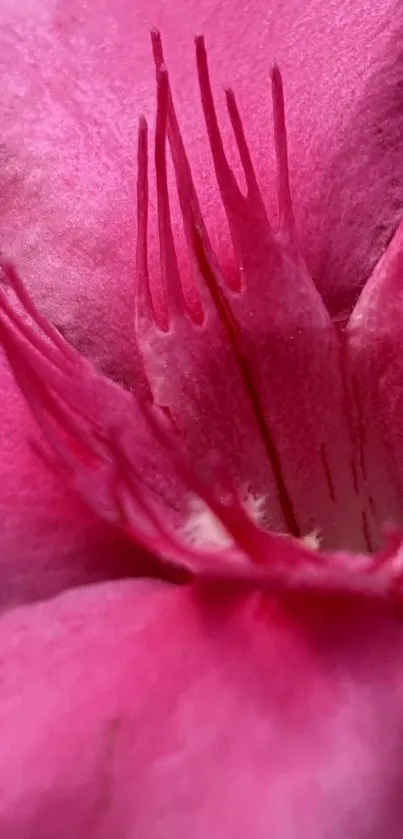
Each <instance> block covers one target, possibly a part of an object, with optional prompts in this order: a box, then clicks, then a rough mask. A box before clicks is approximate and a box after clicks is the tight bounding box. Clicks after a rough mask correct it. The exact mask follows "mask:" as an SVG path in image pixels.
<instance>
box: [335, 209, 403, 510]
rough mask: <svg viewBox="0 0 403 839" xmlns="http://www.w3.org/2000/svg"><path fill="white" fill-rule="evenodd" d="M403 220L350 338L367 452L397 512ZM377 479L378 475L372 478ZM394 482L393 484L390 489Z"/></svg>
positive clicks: (401, 466) (402, 460) (402, 483)
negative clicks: (380, 475) (381, 473)
mask: <svg viewBox="0 0 403 839" xmlns="http://www.w3.org/2000/svg"><path fill="white" fill-rule="evenodd" d="M402 306H403V225H400V227H399V229H398V231H397V233H396V235H395V237H394V239H393V240H392V242H391V243H390V245H389V247H388V249H387V250H386V252H385V254H384V255H383V257H382V259H381V260H380V262H379V264H378V265H377V266H376V268H375V270H374V271H373V273H372V275H371V277H370V278H369V280H368V282H367V284H366V286H365V288H364V290H363V292H362V294H361V296H360V298H359V300H358V302H357V305H356V307H355V309H354V311H353V313H352V315H351V318H350V320H349V323H348V326H347V330H346V339H347V344H348V348H349V354H350V358H351V365H352V371H353V375H354V377H355V384H356V398H357V400H358V404H359V410H360V415H361V423H362V427H363V435H362V436H363V457H364V458H365V462H366V467H367V469H368V470H369V471H370V472H371V471H372V472H375V473H376V472H378V476H379V474H380V471H379V470H380V467H381V469H382V466H381V464H382V463H383V464H384V465H383V469H382V472H383V476H382V477H381V478H379V477H378V483H381V484H382V486H383V492H384V493H385V498H387V501H388V503H389V510H388V509H387V508H386V510H385V517H386V516H388V517H389V518H390V519H393V518H394V513H395V509H396V501H393V498H395V499H396V498H397V499H398V500H400V499H401V497H402V487H403V457H402V452H403V448H402V443H403V402H402V397H403V355H402V330H403V308H402ZM372 481H373V483H374V479H372ZM387 488H388V489H387Z"/></svg>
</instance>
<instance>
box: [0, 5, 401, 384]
mask: <svg viewBox="0 0 403 839" xmlns="http://www.w3.org/2000/svg"><path fill="white" fill-rule="evenodd" d="M399 17H400V9H399V8H397V9H396V4H395V3H394V2H392V0H383V2H382V3H378V4H377V6H376V12H374V13H373V14H372V13H370V12H369V11H368V4H367V3H366V2H363V0H362V2H359V3H357V2H355V3H351V2H349V0H343V2H339V0H338V2H334V3H323V2H319V1H318V0H310V2H309V3H308V4H307V3H306V2H305V0H299V1H298V2H297V0H294V2H287V3H286V2H280V0H277V2H274V0H273V2H271V3H270V4H262V2H261V0H252V2H248V3H247V4H245V5H244V6H243V5H242V4H241V6H239V4H237V5H236V7H235V6H234V5H233V4H231V3H225V4H218V3H214V2H213V0H202V1H201V2H197V3H194V4H192V5H191V7H189V3H185V4H184V3H179V2H175V3H172V4H170V5H169V7H167V6H166V3H165V2H164V3H162V2H161V1H160V0H158V2H157V0H154V2H152V3H151V4H150V3H149V2H147V3H141V4H140V5H139V4H138V3H137V4H135V6H133V3H131V2H128V0H119V2H118V3H113V4H110V3H107V2H106V0H103V2H101V0H99V2H98V3H96V4H95V5H94V4H91V3H87V4H85V5H84V6H83V4H82V2H81V1H80V2H77V0H76V2H72V0H69V2H68V3H62V2H59V3H58V4H55V3H53V2H49V0H48V2H43V3H40V4H38V3H31V4H29V6H28V7H27V8H24V10H23V11H22V10H21V8H20V7H19V5H18V4H13V3H9V2H5V3H4V2H3V4H2V11H1V20H2V51H1V58H0V62H1V65H0V67H1V69H0V72H1V78H2V98H1V105H0V113H1V123H2V143H3V162H2V171H3V189H2V196H3V198H2V207H3V211H2V220H1V240H2V245H3V248H4V247H7V249H8V250H9V251H10V253H11V254H12V255H13V256H14V257H15V258H16V259H17V262H18V265H19V267H20V268H21V270H22V273H23V274H24V275H25V276H27V278H28V279H29V282H30V284H31V286H32V287H33V288H35V291H36V296H37V299H39V300H40V302H41V305H42V307H43V308H44V310H45V311H46V312H47V314H48V315H49V316H50V317H51V319H52V320H53V321H54V322H55V323H56V324H57V325H58V326H60V328H62V329H63V330H64V331H65V332H66V333H67V334H68V335H69V336H70V337H71V339H72V340H73V342H74V343H75V345H76V346H77V347H78V348H80V349H83V350H84V351H85V353H86V354H87V355H91V356H92V357H93V358H94V359H95V361H96V362H97V363H99V364H100V365H101V366H102V367H103V369H104V370H105V372H107V373H109V374H111V375H113V376H115V377H117V378H120V379H121V380H124V381H126V382H128V381H131V380H132V376H133V364H134V362H133V345H132V299H133V273H134V246H133V230H134V226H135V218H134V205H133V170H134V134H135V126H136V122H137V118H138V115H139V112H140V111H145V113H146V116H147V117H150V118H151V119H152V117H153V114H154V110H155V108H154V101H155V93H154V71H153V66H152V61H151V58H150V47H149V42H148V31H147V30H148V27H149V26H150V25H152V24H154V25H158V26H160V28H161V29H162V31H163V35H164V41H165V46H166V55H167V61H168V63H169V66H170V68H171V73H172V84H173V89H174V90H175V91H178V92H179V97H178V114H179V118H180V123H181V125H182V127H183V130H184V132H185V140H186V144H187V147H188V149H189V153H190V156H191V162H192V165H193V168H194V173H195V178H196V183H197V186H198V188H200V191H201V199H202V205H203V209H204V211H205V213H206V218H207V220H208V224H209V228H210V231H211V234H212V236H213V244H214V246H215V248H217V252H218V254H219V258H220V261H221V262H222V264H223V266H224V268H225V270H226V271H227V272H228V273H229V274H231V271H232V270H233V268H232V267H231V266H233V262H232V257H231V249H230V246H229V239H228V233H227V228H226V225H225V221H224V217H223V212H222V208H221V207H220V199H219V195H218V192H217V189H216V187H215V184H214V178H213V173H212V166H211V157H210V152H209V149H208V145H207V142H206V136H205V130H204V126H203V120H202V115H201V110H200V105H199V97H198V91H197V83H196V73H195V64H194V56H193V50H192V43H191V39H192V36H193V34H194V33H195V32H196V31H198V30H202V31H203V32H204V33H205V35H206V39H207V44H208V48H209V55H210V60H211V69H212V78H213V80H214V87H215V90H216V91H219V87H220V85H221V84H223V83H225V84H228V83H229V84H231V85H233V86H234V88H235V91H236V94H237V97H238V101H239V106H240V110H241V114H242V115H243V117H244V119H245V121H246V128H247V136H248V139H249V142H250V144H251V149H252V153H253V157H254V159H255V161H256V164H257V169H258V175H259V180H260V183H261V186H262V189H263V194H264V196H265V199H266V200H267V202H268V205H269V207H270V212H271V214H272V213H273V212H275V209H274V206H273V205H274V201H273V199H274V195H275V189H274V170H273V147H272V141H271V135H270V131H271V115H270V105H269V97H268V95H267V79H268V72H269V67H270V64H271V62H272V60H273V58H274V57H275V58H276V60H277V61H278V62H279V63H280V64H281V67H282V69H283V72H284V78H285V86H286V98H287V119H288V123H289V133H290V147H291V170H292V187H293V191H294V194H295V196H296V198H297V200H296V206H297V211H298V224H299V227H300V231H301V240H302V243H303V252H304V255H305V256H307V257H308V263H309V266H310V268H311V270H312V272H313V275H314V278H315V280H316V281H317V283H318V286H319V288H320V289H323V290H325V291H326V293H327V295H328V296H329V297H330V299H331V300H332V301H333V303H332V305H334V307H336V309H337V308H340V307H344V306H345V305H347V306H349V305H350V303H351V289H352V288H353V289H355V288H356V287H357V286H360V285H361V284H362V282H363V280H364V279H365V277H366V276H367V274H368V273H369V269H370V268H371V266H372V265H373V263H374V262H375V261H376V259H377V257H378V255H379V253H380V251H381V250H382V247H383V245H384V243H385V241H386V240H387V239H388V237H389V236H390V234H391V232H392V231H393V229H394V227H395V225H396V222H397V218H398V216H399V214H400V210H401V188H400V186H399V182H400V174H401V168H402V167H401V156H400V137H401V133H402V132H401V124H400V123H401V119H400V109H399V103H398V100H396V96H397V92H398V85H399V79H400V75H401V66H400V65H401V62H400V58H399V56H400V52H399V46H398V45H399V26H400V25H401V21H400V19H399ZM217 98H218V99H220V97H219V96H218V97H217ZM223 110H224V103H223V97H221V104H219V111H220V118H221V117H222V125H223V127H224V131H225V134H226V135H227V137H228V143H229V147H230V150H232V155H231V156H232V157H234V155H233V151H234V150H233V142H232V141H231V139H230V130H229V125H228V120H227V118H226V117H225V116H224V114H223ZM369 172H370V177H369V174H368V173H369ZM177 221H178V218H177ZM176 227H177V228H179V224H177V225H176ZM177 233H178V235H179V230H178V229H177ZM151 251H153V247H152V248H151ZM154 252H156V246H155V247H154ZM181 260H182V261H183V262H186V259H185V257H181Z"/></svg>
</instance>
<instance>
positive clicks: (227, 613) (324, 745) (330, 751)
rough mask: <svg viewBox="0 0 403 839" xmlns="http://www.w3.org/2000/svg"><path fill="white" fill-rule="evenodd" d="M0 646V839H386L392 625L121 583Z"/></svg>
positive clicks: (396, 730)
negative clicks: (345, 838) (32, 838)
mask: <svg viewBox="0 0 403 839" xmlns="http://www.w3.org/2000/svg"><path fill="white" fill-rule="evenodd" d="M0 633H1V636H0V637H1V649H2V680H1V688H0V742H1V754H2V761H1V764H0V773H1V778H0V832H1V834H2V835H4V836H7V837H8V839H26V837H28V836H31V835H34V836H38V837H41V839H53V837H55V836H57V837H58V839H64V838H66V839H70V837H71V836H74V837H75V839H87V837H89V836H90V837H91V839H112V837H113V839H116V837H122V839H128V837H134V836H135V837H136V839H160V838H161V837H164V838H165V839H187V837H189V835H194V836H197V837H200V839H204V837H207V836H208V837H213V838H214V839H216V837H217V839H218V837H220V839H244V837H245V836H248V837H251V839H291V837H292V839H305V837H306V836H309V837H310V839H323V837H325V836H326V837H329V839H340V837H341V836H348V837H351V839H381V837H383V836H387V837H388V839H400V835H401V822H402V817H403V805H402V797H401V795H400V790H401V786H402V783H403V777H402V767H401V760H400V752H401V737H402V735H403V730H402V714H401V707H402V701H403V681H402V675H401V667H400V659H401V656H402V653H403V648H402V644H403V634H402V625H401V622H400V620H399V619H397V618H396V616H394V615H393V614H392V613H386V612H384V611H382V610H381V609H378V608H375V607H373V606H371V607H370V606H364V605H360V604H358V603H352V602H350V603H349V602H347V601H337V600H336V601H333V602H332V601H330V600H329V601H326V600H324V601H322V602H321V603H319V602H318V601H315V600H314V601H310V602H309V601H307V602H304V601H300V602H299V603H298V602H290V603H288V604H287V603H283V604H282V605H281V604H280V603H278V602H277V601H276V600H274V599H272V598H270V597H268V596H267V595H266V594H264V593H263V592H254V593H253V592H251V593H249V594H246V593H243V592H242V591H241V590H236V589H235V590H231V589H228V588H227V590H226V591H225V590H222V589H220V588H217V587H216V588H211V587H207V588H199V589H197V588H195V589H192V588H182V589H176V588H170V587H168V586H166V585H165V584H158V585H151V584H144V583H135V582H133V583H130V582H127V583H117V584H109V585H104V586H97V587H94V588H86V589H83V590H76V591H75V592H74V593H73V592H72V593H69V594H67V595H66V594H65V595H63V596H62V597H60V598H58V599H56V600H54V601H51V602H47V603H46V604H38V605H35V606H31V607H29V608H21V609H18V610H15V611H14V612H10V613H8V615H6V616H4V617H3V618H2V619H1V622H0Z"/></svg>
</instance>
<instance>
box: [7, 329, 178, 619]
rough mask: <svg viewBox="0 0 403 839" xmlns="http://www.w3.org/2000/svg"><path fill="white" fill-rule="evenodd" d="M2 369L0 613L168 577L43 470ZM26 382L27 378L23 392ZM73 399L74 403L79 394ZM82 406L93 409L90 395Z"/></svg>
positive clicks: (36, 438) (35, 436)
mask: <svg viewBox="0 0 403 839" xmlns="http://www.w3.org/2000/svg"><path fill="white" fill-rule="evenodd" d="M2 337H3V338H4V339H5V330H4V329H2ZM8 366H9V365H8V364H7V363H6V362H5V360H4V358H1V360H0V392H1V395H2V410H1V416H0V457H1V482H0V517H1V528H0V580H1V585H0V611H2V610H3V609H4V608H5V607H7V606H10V605H14V604H15V603H20V602H23V601H26V600H33V599H38V598H44V597H50V596H52V595H54V594H56V593H58V592H59V591H61V590H63V589H64V588H66V587H69V586H75V585H83V584H85V583H88V582H94V581H97V580H104V579H111V578H115V577H122V576H135V575H138V574H145V575H148V576H153V575H155V574H157V575H159V576H161V575H162V576H168V577H169V578H170V577H174V578H176V577H177V576H178V575H177V573H176V572H175V573H173V572H172V571H171V569H170V568H168V567H167V566H164V567H162V566H161V565H160V563H159V562H157V560H156V559H155V558H153V557H152V556H150V554H149V553H148V551H146V550H144V549H141V548H140V547H139V545H138V544H135V543H133V540H131V539H129V538H128V537H127V536H126V535H125V534H124V533H123V531H122V530H121V529H119V528H117V527H116V526H115V525H114V524H113V523H112V522H110V521H109V520H108V518H107V517H104V519H103V518H102V517H100V516H99V514H97V513H96V512H94V511H91V510H90V508H89V507H88V506H86V505H84V504H83V502H82V500H81V498H80V496H79V494H78V493H77V492H73V491H72V490H71V489H69V487H68V483H67V482H66V480H65V478H64V476H63V474H62V472H61V470H60V469H59V470H54V469H52V468H49V464H48V463H47V462H45V461H44V460H43V458H42V457H41V456H40V453H41V449H38V444H40V443H41V445H42V446H43V440H42V441H41V435H40V433H38V432H39V429H38V426H37V423H36V422H35V421H33V420H32V416H31V415H30V411H29V408H28V406H27V404H26V402H25V400H24V397H23V396H22V394H21V393H20V391H19V389H18V388H17V387H16V385H15V382H14V380H13V377H12V375H11V373H10V370H9V369H8ZM75 374H76V376H78V370H77V369H76V371H75ZM34 382H35V379H34V373H33V371H31V374H30V385H31V387H32V385H33V384H34ZM110 387H111V388H112V393H113V388H114V386H113V385H112V383H111V385H110ZM66 389H67V388H66ZM75 393H76V399H77V398H78V396H79V388H76V391H75ZM122 393H124V392H122ZM128 398H129V399H130V397H129V396H128ZM91 400H92V401H91ZM87 401H90V402H91V405H92V407H93V408H94V407H96V406H94V401H93V399H92V394H91V392H88V395H87ZM77 406H78V403H77V402H76V409H77ZM99 480H100V479H99V478H98V483H99Z"/></svg>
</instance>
